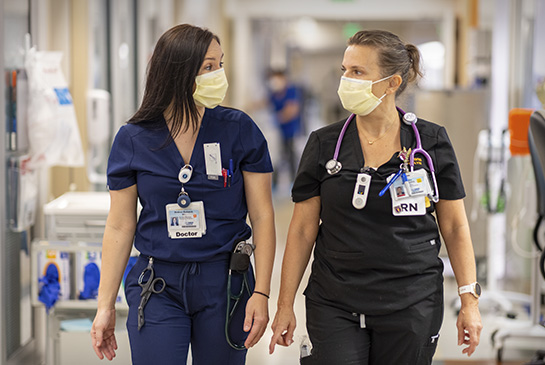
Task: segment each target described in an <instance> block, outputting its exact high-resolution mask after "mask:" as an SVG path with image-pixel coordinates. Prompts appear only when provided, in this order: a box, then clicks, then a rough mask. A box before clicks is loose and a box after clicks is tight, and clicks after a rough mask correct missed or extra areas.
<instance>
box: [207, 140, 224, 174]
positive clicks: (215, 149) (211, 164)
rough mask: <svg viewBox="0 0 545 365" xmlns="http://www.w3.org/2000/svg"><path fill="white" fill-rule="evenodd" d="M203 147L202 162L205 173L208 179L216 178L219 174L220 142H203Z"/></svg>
mask: <svg viewBox="0 0 545 365" xmlns="http://www.w3.org/2000/svg"><path fill="white" fill-rule="evenodd" d="M203 148H204V163H205V165H206V175H208V179H209V180H218V179H219V177H220V176H221V168H222V167H221V151H220V144H219V143H217V142H215V143H205V144H204V145H203Z"/></svg>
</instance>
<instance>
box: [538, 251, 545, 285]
mask: <svg viewBox="0 0 545 365" xmlns="http://www.w3.org/2000/svg"><path fill="white" fill-rule="evenodd" d="M539 270H540V271H541V275H542V276H543V279H545V250H544V251H543V252H542V253H541V258H540V259H539Z"/></svg>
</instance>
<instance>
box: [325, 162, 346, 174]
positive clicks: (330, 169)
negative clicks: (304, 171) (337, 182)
mask: <svg viewBox="0 0 545 365" xmlns="http://www.w3.org/2000/svg"><path fill="white" fill-rule="evenodd" d="M325 168H326V170H327V173H328V174H329V175H335V174H336V173H337V172H339V171H341V169H342V168H343V165H342V164H341V163H340V162H339V161H337V160H335V159H331V160H329V161H327V163H326V164H325Z"/></svg>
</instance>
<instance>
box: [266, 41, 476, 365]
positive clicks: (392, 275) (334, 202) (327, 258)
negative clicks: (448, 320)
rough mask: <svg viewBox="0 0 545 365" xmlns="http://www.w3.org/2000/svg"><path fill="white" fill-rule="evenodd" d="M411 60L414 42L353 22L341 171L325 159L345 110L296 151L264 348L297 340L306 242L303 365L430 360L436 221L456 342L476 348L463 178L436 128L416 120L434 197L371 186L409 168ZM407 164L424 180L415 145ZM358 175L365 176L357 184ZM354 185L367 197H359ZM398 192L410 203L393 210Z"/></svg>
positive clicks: (437, 316)
mask: <svg viewBox="0 0 545 365" xmlns="http://www.w3.org/2000/svg"><path fill="white" fill-rule="evenodd" d="M419 65H420V55H419V52H418V50H417V48H416V47H415V46H413V45H410V44H405V43H403V42H402V41H401V40H400V39H399V38H398V37H397V36H396V35H394V34H392V33H389V32H385V31H360V32H358V33H356V34H355V35H354V36H353V37H351V38H350V40H349V41H348V47H347V49H346V51H345V53H344V58H343V61H342V68H341V69H342V72H343V77H342V79H341V83H340V86H339V91H338V93H339V96H340V98H341V101H342V104H343V106H344V107H345V109H347V110H348V111H350V112H352V113H354V114H356V117H355V118H354V119H353V121H352V123H350V124H349V125H348V128H347V130H346V133H345V135H344V139H343V140H342V144H341V146H340V150H339V155H338V161H339V162H342V168H341V169H340V171H339V172H337V173H335V172H334V171H332V170H331V169H330V171H327V169H326V164H327V162H328V161H329V160H331V158H332V156H333V154H334V151H335V148H336V144H337V139H338V137H339V135H340V133H341V129H342V127H343V125H344V123H345V121H344V120H343V121H341V122H339V123H335V124H332V125H329V126H326V127H324V128H321V129H320V130H317V131H315V132H313V133H312V134H311V135H310V137H309V140H308V142H307V145H306V147H305V150H304V153H303V156H302V158H301V163H300V167H299V170H298V174H297V177H296V180H295V183H294V186H293V190H292V198H293V201H294V202H295V207H294V212H293V217H292V220H291V224H290V228H289V232H288V238H287V246H286V251H285V254H284V259H283V266H282V279H281V280H282V281H281V288H280V296H279V299H278V311H277V313H276V316H275V319H274V321H273V325H272V328H273V331H274V335H273V337H272V339H271V343H270V352H271V353H272V352H273V351H274V347H275V345H276V344H279V345H282V346H289V345H290V344H291V343H292V342H293V332H294V329H295V325H296V320H295V315H294V311H293V303H294V300H295V294H296V291H297V288H298V286H299V284H300V282H301V278H302V276H303V273H304V271H305V268H306V266H307V263H308V261H309V259H310V256H311V253H312V250H313V248H314V261H313V263H312V271H311V275H310V279H309V283H308V286H307V288H306V290H305V297H306V313H307V314H306V316H307V318H306V324H307V331H308V334H309V337H310V341H311V343H312V353H311V355H310V356H308V357H304V358H302V359H301V363H302V364H339V365H345V364H358V365H360V364H380V365H387V364H392V365H393V364H395V365H401V364H407V365H420V364H431V361H432V357H433V354H434V352H435V349H436V346H437V342H438V338H439V330H440V327H441V323H442V318H443V277H442V271H443V264H442V261H441V259H440V258H439V257H438V253H439V248H440V238H439V229H440V231H441V234H442V237H443V239H444V241H445V245H446V248H447V250H448V254H449V258H450V262H451V264H452V268H453V270H454V273H455V276H456V280H457V283H458V285H459V287H460V290H459V294H460V297H461V310H460V313H459V315H458V321H457V328H458V345H466V347H465V348H463V350H462V352H463V353H466V354H467V355H468V356H469V355H471V354H472V353H473V352H474V351H475V348H476V346H477V345H478V343H479V337H480V332H481V328H482V325H481V318H480V314H479V309H478V296H479V295H480V286H479V285H478V283H476V269H475V260H474V252H473V247H472V242H471V237H470V232H469V228H468V222H467V218H466V215H465V210H464V203H463V200H462V199H463V198H464V196H465V193H464V188H463V185H462V181H461V177H460V172H459V168H458V164H457V161H456V157H455V154H454V150H453V148H452V145H451V143H450V141H449V139H448V136H447V133H446V131H445V129H444V128H443V127H440V126H438V125H436V124H433V123H430V122H427V121H425V120H421V119H419V120H418V123H417V124H416V126H417V127H418V130H419V133H420V136H421V139H422V145H423V148H424V149H425V150H426V151H427V152H428V153H429V154H430V155H431V158H432V161H433V164H434V166H435V172H436V177H437V184H438V191H439V196H440V199H439V200H438V201H437V202H435V203H434V201H433V200H434V199H432V198H428V197H427V196H426V197H423V196H419V197H412V196H408V195H409V194H399V196H398V194H397V190H396V184H394V185H393V186H392V187H391V188H388V189H386V190H385V194H383V195H382V196H379V193H380V192H381V190H383V189H385V187H386V185H387V178H389V177H392V176H394V175H395V174H396V173H397V172H399V171H400V169H401V168H402V167H404V166H405V165H404V162H405V161H406V159H405V156H406V155H407V153H406V152H404V151H403V149H404V148H405V149H406V150H408V149H409V148H413V149H414V148H415V146H416V139H415V133H414V132H413V130H412V128H411V126H410V125H407V124H405V123H403V121H402V118H403V112H402V111H401V110H398V109H397V108H396V104H395V101H396V96H397V95H399V94H400V93H401V92H402V91H403V90H404V89H405V87H406V86H407V84H408V83H409V82H412V81H414V80H415V79H416V77H417V76H419V75H420V70H419ZM363 80H367V81H363ZM400 156H401V158H400ZM414 166H415V171H418V170H419V169H422V168H424V169H425V171H427V176H428V177H427V179H429V180H431V178H430V176H431V174H430V169H429V165H428V163H427V160H426V158H424V156H423V155H421V154H417V155H416V157H415V163H414ZM328 167H331V165H329V166H328ZM420 173H422V171H421V172H420ZM361 176H365V177H366V178H367V179H366V183H365V184H363V183H362V184H361V185H359V186H358V185H356V181H358V183H359V181H360V180H359V179H360V177H361ZM407 176H410V173H409V172H408V171H407ZM411 176H412V175H411ZM369 181H370V182H369ZM399 181H400V184H401V181H402V179H401V178H400V179H399ZM411 181H413V180H411ZM355 186H356V187H357V189H356V188H355ZM400 186H403V185H400ZM360 187H361V189H360ZM431 187H432V188H433V184H431ZM413 188H414V186H413V187H411V189H413ZM366 190H367V192H366ZM416 192H417V191H416V190H414V191H413V193H415V194H416ZM359 194H361V196H362V197H365V194H367V200H366V201H365V200H364V199H365V198H364V199H362V200H357V198H359ZM403 199H409V200H405V202H410V204H406V205H405V206H406V207H412V208H414V209H416V208H418V209H416V210H415V211H412V208H411V209H406V210H404V209H399V207H400V206H403V205H402V203H403ZM411 199H412V200H411ZM356 203H357V204H356ZM362 205H364V206H363V207H362ZM433 212H435V214H436V216H437V223H436V221H435V218H434V216H433V215H432V213H433Z"/></svg>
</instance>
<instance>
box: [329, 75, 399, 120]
mask: <svg viewBox="0 0 545 365" xmlns="http://www.w3.org/2000/svg"><path fill="white" fill-rule="evenodd" d="M392 76H393V75H391V76H388V77H385V78H383V79H380V80H377V81H371V80H360V79H351V78H349V77H344V76H343V77H341V83H340V84H339V89H338V90H337V93H338V94H339V98H340V99H341V103H342V104H343V107H344V108H345V109H346V110H348V111H349V112H351V113H354V114H356V115H362V116H365V115H368V114H369V113H371V112H372V111H373V110H375V108H376V107H377V106H379V104H380V103H382V98H384V97H385V96H386V94H384V95H382V96H381V97H380V98H377V97H376V96H375V94H373V84H376V83H377V82H380V81H384V80H387V79H389V78H390V77H392Z"/></svg>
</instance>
